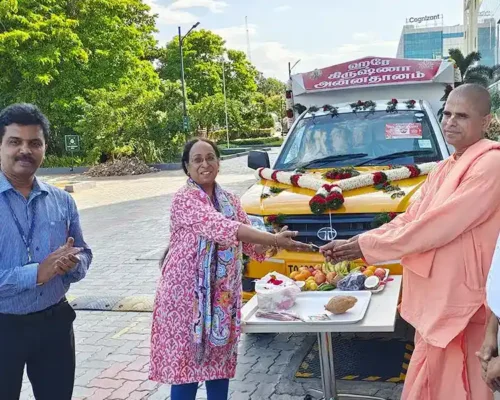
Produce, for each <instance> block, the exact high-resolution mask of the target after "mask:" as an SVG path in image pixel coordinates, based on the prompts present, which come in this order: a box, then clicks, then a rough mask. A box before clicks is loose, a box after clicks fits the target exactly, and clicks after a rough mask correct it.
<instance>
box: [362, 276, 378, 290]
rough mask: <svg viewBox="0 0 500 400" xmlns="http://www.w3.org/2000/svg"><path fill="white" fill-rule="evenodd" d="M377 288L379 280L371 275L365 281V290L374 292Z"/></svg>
mask: <svg viewBox="0 0 500 400" xmlns="http://www.w3.org/2000/svg"><path fill="white" fill-rule="evenodd" d="M379 286H380V279H379V278H378V277H377V276H375V275H373V276H369V277H368V278H366V279H365V288H366V289H368V290H375V289H378V287H379Z"/></svg>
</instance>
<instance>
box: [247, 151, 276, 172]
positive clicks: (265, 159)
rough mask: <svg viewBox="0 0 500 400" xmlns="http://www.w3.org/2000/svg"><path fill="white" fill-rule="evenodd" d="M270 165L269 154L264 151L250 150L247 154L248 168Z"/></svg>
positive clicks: (268, 166) (267, 166)
mask: <svg viewBox="0 0 500 400" xmlns="http://www.w3.org/2000/svg"><path fill="white" fill-rule="evenodd" d="M270 166H271V163H270V162H269V154H267V152H266V151H261V150H252V151H251V152H250V153H249V154H248V168H251V169H258V168H262V167H264V168H270Z"/></svg>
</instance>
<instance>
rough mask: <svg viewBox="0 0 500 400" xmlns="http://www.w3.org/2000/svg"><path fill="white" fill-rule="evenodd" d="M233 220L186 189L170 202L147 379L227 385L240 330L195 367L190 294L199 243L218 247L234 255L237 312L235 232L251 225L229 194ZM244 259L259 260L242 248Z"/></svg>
mask: <svg viewBox="0 0 500 400" xmlns="http://www.w3.org/2000/svg"><path fill="white" fill-rule="evenodd" d="M227 196H228V198H229V199H230V201H231V203H232V204H233V207H234V208H235V214H236V217H237V220H235V221H232V220H230V219H228V218H226V217H224V216H223V215H222V214H220V213H219V212H218V211H217V210H216V209H215V208H214V207H213V206H212V205H211V204H210V203H209V201H208V199H206V198H204V197H203V195H202V193H201V192H200V191H199V190H196V189H192V188H189V187H187V186H186V187H184V188H182V189H181V190H179V191H178V192H177V193H176V194H175V196H174V199H173V202H172V209H171V238H170V249H169V252H168V256H167V258H166V260H165V263H164V265H163V268H162V276H161V278H160V282H159V285H158V289H157V293H156V300H155V308H154V313H153V328H152V333H151V366H150V373H149V377H150V379H151V380H153V381H157V382H162V383H168V384H185V383H192V382H202V381H208V380H215V379H230V378H232V377H234V374H235V369H236V355H237V342H238V338H239V334H240V332H239V329H236V327H235V326H233V328H232V329H233V332H232V335H231V336H232V337H233V340H232V341H231V342H230V343H229V344H227V345H226V346H222V347H210V353H209V356H208V357H207V358H206V360H205V361H203V362H202V363H201V364H200V363H198V362H197V361H196V351H195V346H194V344H193V318H194V306H195V302H194V293H195V284H196V276H197V269H198V268H199V267H200V261H199V260H198V253H197V248H198V238H199V237H200V236H201V237H205V238H207V239H208V240H210V241H214V242H216V243H217V244H218V245H219V246H222V247H229V246H234V247H236V248H237V249H238V250H237V252H236V257H235V258H234V263H233V264H232V265H230V266H229V268H228V282H229V284H228V285H229V286H230V287H229V288H228V289H229V292H230V293H232V294H233V296H235V297H236V299H237V302H238V318H240V307H241V303H240V302H241V278H242V264H241V251H240V250H239V249H240V248H241V247H240V243H239V242H238V239H237V231H238V228H239V226H240V225H241V224H242V223H244V224H250V221H249V220H248V217H247V215H246V214H245V212H244V211H243V209H242V207H241V204H240V202H239V200H238V198H237V197H235V196H234V195H232V194H229V193H227ZM242 248H243V252H244V253H245V254H247V255H248V256H250V257H252V258H254V259H257V260H263V256H261V255H258V254H256V252H255V250H254V246H253V245H249V244H243V246H242Z"/></svg>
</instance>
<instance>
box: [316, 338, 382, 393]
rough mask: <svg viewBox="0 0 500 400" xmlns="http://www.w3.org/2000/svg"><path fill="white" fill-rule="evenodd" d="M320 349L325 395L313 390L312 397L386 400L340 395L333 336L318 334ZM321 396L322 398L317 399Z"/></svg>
mask: <svg viewBox="0 0 500 400" xmlns="http://www.w3.org/2000/svg"><path fill="white" fill-rule="evenodd" d="M318 347H319V365H320V367H321V382H322V384H323V393H321V392H320V391H319V390H311V391H310V392H309V394H310V395H312V396H314V397H315V398H322V399H324V400H340V399H346V398H350V399H367V400H386V399H383V398H381V397H373V396H362V395H355V394H338V393H337V384H336V381H335V365H334V363H333V345H332V335H331V333H329V332H320V333H318ZM317 396H321V397H317Z"/></svg>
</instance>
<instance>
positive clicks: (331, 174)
mask: <svg viewBox="0 0 500 400" xmlns="http://www.w3.org/2000/svg"><path fill="white" fill-rule="evenodd" d="M358 175H359V172H358V171H356V170H355V169H354V168H352V167H348V168H333V169H331V170H329V171H326V172H325V173H324V174H323V177H324V178H326V179H330V180H334V181H337V180H341V179H348V178H352V177H353V176H358Z"/></svg>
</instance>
